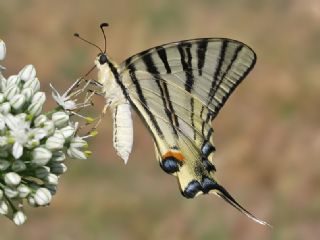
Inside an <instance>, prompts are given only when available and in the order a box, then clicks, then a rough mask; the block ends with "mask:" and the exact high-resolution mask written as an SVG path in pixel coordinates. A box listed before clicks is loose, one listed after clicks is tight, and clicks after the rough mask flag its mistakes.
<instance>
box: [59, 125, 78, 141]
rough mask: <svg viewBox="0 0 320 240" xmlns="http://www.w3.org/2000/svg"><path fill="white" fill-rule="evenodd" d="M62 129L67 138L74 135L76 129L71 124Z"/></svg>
mask: <svg viewBox="0 0 320 240" xmlns="http://www.w3.org/2000/svg"><path fill="white" fill-rule="evenodd" d="M60 131H61V133H62V135H63V137H64V138H65V139H69V138H71V137H72V136H73V134H74V132H75V129H74V128H73V127H71V126H66V127H64V128H61V129H60Z"/></svg>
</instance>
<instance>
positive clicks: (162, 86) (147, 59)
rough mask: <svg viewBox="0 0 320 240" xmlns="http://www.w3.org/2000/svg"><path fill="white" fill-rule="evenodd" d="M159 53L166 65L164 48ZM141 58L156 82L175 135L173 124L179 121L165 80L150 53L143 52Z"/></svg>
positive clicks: (177, 123) (176, 124)
mask: <svg viewBox="0 0 320 240" xmlns="http://www.w3.org/2000/svg"><path fill="white" fill-rule="evenodd" d="M161 54H162V57H163V58H161V60H162V61H163V64H164V65H166V59H165V56H166V53H165V49H163V51H162V52H161ZM142 60H143V62H144V64H145V66H146V68H147V71H148V72H149V73H150V74H151V75H152V76H153V78H154V80H155V81H156V83H157V86H158V88H159V91H160V94H161V99H162V103H163V107H164V111H165V113H166V115H167V117H168V119H169V121H170V125H171V128H172V131H173V132H174V134H175V135H176V136H177V135H178V134H177V130H176V128H175V126H177V127H179V122H178V118H177V116H176V115H175V111H174V109H173V106H172V103H171V99H170V95H169V91H168V87H167V83H166V82H165V81H163V79H162V78H161V77H160V73H159V71H158V69H157V67H156V65H155V64H154V61H153V59H152V55H151V54H144V55H143V56H142Z"/></svg>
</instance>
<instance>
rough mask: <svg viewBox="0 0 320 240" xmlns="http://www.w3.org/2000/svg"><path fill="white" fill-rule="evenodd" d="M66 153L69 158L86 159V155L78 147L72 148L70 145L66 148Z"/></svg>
mask: <svg viewBox="0 0 320 240" xmlns="http://www.w3.org/2000/svg"><path fill="white" fill-rule="evenodd" d="M67 154H68V156H69V157H71V158H77V159H82V160H85V159H87V157H86V155H85V154H84V153H83V152H82V151H80V150H79V149H78V148H72V147H70V148H68V150H67Z"/></svg>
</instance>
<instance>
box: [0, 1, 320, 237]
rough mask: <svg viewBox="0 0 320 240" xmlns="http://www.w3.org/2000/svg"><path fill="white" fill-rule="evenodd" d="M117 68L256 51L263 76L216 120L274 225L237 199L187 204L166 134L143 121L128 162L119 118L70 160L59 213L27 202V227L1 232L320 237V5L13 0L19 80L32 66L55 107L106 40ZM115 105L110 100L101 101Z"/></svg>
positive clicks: (238, 190) (220, 153) (5, 29)
mask: <svg viewBox="0 0 320 240" xmlns="http://www.w3.org/2000/svg"><path fill="white" fill-rule="evenodd" d="M101 22H109V23H110V27H109V28H108V29H107V38H108V42H107V49H108V50H107V52H108V53H109V55H110V56H113V59H114V60H116V61H117V62H119V63H120V62H121V61H123V60H124V59H126V58H127V57H129V56H131V55H133V54H135V53H137V52H139V51H142V50H144V49H147V48H149V47H152V46H156V45H159V44H163V43H166V42H171V41H177V40H182V39H188V38H197V37H228V38H233V39H237V40H240V41H242V42H245V43H247V44H248V45H249V46H251V47H252V48H253V49H254V50H255V51H256V53H257V55H258V61H257V64H256V67H255V68H254V70H253V71H252V72H251V73H250V74H249V76H248V77H247V79H246V80H245V81H244V82H243V83H242V84H241V85H240V86H239V88H238V89H237V90H236V91H235V92H234V94H233V96H231V97H230V99H229V101H228V102H227V104H226V105H225V107H224V109H223V110H222V111H221V112H220V115H219V116H218V118H217V119H216V120H215V122H214V123H213V126H214V129H215V133H214V140H215V143H216V147H217V153H216V158H215V164H216V167H217V170H218V171H217V176H218V179H219V180H220V182H221V183H222V184H223V185H224V186H225V187H226V188H227V189H228V190H229V191H230V192H231V193H232V194H233V195H234V196H235V197H236V199H238V201H239V202H240V203H241V204H243V206H245V207H246V208H248V209H249V210H250V211H252V212H253V213H254V214H256V215H257V216H258V217H260V218H262V219H264V220H266V221H268V222H269V223H271V224H272V225H273V226H274V228H273V229H269V228H267V227H263V226H260V225H258V224H256V223H254V222H253V221H251V220H249V219H248V218H246V217H245V216H243V215H242V214H240V213H238V212H237V211H236V210H235V209H233V208H232V207H230V206H228V205H227V204H226V203H224V202H223V200H221V199H218V198H216V197H213V196H202V197H199V198H197V199H194V200H187V199H185V198H183V197H182V196H181V194H180V192H179V189H178V185H177V182H176V180H175V178H174V177H171V176H169V175H167V174H166V173H164V172H163V171H162V170H161V169H160V168H159V166H158V164H157V162H156V160H155V156H154V150H153V144H152V139H151V136H150V135H149V133H148V132H147V131H146V129H145V127H144V126H143V124H142V122H141V121H140V119H139V118H138V117H137V115H134V124H135V139H134V140H135V142H134V149H133V153H132V154H131V158H130V159H129V163H128V165H126V166H125V165H124V164H123V162H122V160H121V159H120V158H118V157H117V156H116V154H115V151H114V150H113V148H112V122H111V117H110V116H106V117H105V118H104V121H103V124H102V125H101V128H100V134H99V135H98V136H97V137H96V139H93V141H92V142H91V146H90V148H91V150H92V151H93V155H92V157H91V159H90V160H87V161H76V160H69V161H68V162H67V163H68V167H69V169H68V172H67V173H66V174H65V175H63V176H62V178H61V179H60V184H59V189H58V193H57V195H56V196H55V197H54V200H53V202H52V204H51V205H50V207H47V208H38V209H31V208H29V209H27V214H28V217H29V220H28V221H27V223H26V224H25V225H23V226H21V227H16V226H14V224H13V223H12V222H10V221H9V220H7V219H6V218H5V217H1V218H0V232H1V234H0V239H5V240H11V239H12V240H14V239H26V240H29V239H32V240H34V239H48V240H54V239H59V240H69V239H79V240H80V239H155V240H157V239H168V240H171V239H172V240H174V239H184V240H189V239H203V240H207V239H208V240H209V239H219V240H220V239H246V240H248V239H249V240H250V239H293V240H295V239H319V236H320V187H319V186H320V161H319V160H320V159H319V158H320V109H319V106H320V79H319V77H320V64H319V63H320V25H319V22H320V2H319V1H317V0H305V1H299V0H291V1H290V0H259V1H258V0H237V1H222V0H198V1H192V0H170V1H169V0H163V1H158V0H151V1H150V0H149V1H147V0H135V1H132V0H131V1H130V0H117V1H109V0H95V1H85V0H78V1H76V0H69V1H65V0H56V1H40V0H25V1H22V0H20V1H18V0H11V1H1V2H0V38H2V39H3V40H4V41H5V42H6V45H7V57H6V59H5V61H4V62H3V63H1V64H3V65H4V66H6V67H7V69H8V70H7V71H6V72H5V74H6V75H7V76H9V75H10V74H15V73H17V72H18V71H19V70H20V69H21V68H22V67H23V66H24V65H26V64H29V63H32V64H34V65H35V67H36V69H37V75H38V77H39V79H40V81H41V85H42V89H43V90H44V91H46V92H47V96H48V98H49V104H48V106H47V107H48V108H50V107H52V106H53V101H52V99H51V98H50V94H51V91H50V88H49V82H52V83H53V84H54V85H55V86H56V87H57V88H58V89H60V91H62V90H64V89H65V88H66V87H67V86H69V85H70V84H71V83H72V82H73V81H74V80H75V79H76V78H77V77H79V76H81V75H83V74H84V73H86V71H87V70H89V68H90V67H91V66H92V64H93V60H94V58H95V56H96V54H97V50H96V49H95V48H93V47H90V46H89V45H87V44H84V43H83V42H81V41H79V40H77V39H75V38H74V37H73V36H72V35H73V33H74V32H79V33H80V34H81V35H82V36H83V37H85V38H87V39H89V40H91V41H93V42H96V43H98V44H99V45H102V44H103V41H102V35H101V33H100V30H99V27H98V26H99V24H100V23H101ZM102 105H103V99H100V100H99V101H98V106H102Z"/></svg>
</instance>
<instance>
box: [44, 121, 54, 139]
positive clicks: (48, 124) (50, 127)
mask: <svg viewBox="0 0 320 240" xmlns="http://www.w3.org/2000/svg"><path fill="white" fill-rule="evenodd" d="M43 129H44V130H46V131H47V134H48V136H50V135H52V134H53V133H54V130H55V127H54V123H53V121H50V120H48V121H46V122H44V123H43Z"/></svg>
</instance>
